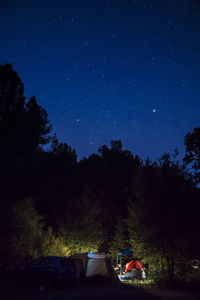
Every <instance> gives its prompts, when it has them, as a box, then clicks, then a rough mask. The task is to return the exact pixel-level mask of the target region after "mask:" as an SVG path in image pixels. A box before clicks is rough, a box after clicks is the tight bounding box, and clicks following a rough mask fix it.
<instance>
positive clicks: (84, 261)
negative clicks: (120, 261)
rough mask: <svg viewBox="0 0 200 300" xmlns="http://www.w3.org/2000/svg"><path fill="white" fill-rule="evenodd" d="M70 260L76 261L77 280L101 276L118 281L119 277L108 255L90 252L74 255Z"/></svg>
mask: <svg viewBox="0 0 200 300" xmlns="http://www.w3.org/2000/svg"><path fill="white" fill-rule="evenodd" d="M70 258H71V259H73V260H74V263H75V265H76V269H77V274H76V276H77V278H80V277H92V276H95V275H100V276H103V277H107V278H109V279H110V280H111V281H116V280H118V276H117V274H116V272H115V270H114V269H113V267H112V265H111V262H110V260H109V258H108V256H107V255H106V254H102V253H93V252H90V253H83V254H74V255H71V256H70Z"/></svg>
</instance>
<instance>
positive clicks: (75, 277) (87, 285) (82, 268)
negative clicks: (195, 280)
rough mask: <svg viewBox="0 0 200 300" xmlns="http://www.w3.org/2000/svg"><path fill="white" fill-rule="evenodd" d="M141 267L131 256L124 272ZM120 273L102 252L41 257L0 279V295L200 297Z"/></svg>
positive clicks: (18, 298)
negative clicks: (125, 277) (149, 283)
mask: <svg viewBox="0 0 200 300" xmlns="http://www.w3.org/2000/svg"><path fill="white" fill-rule="evenodd" d="M122 253H126V254H127V253H131V254H132V253H133V252H132V251H131V252H130V250H128V249H126V250H124V251H121V252H119V254H120V256H121V254H122ZM56 267H57V268H56ZM141 267H142V268H143V265H142V264H141V263H140V262H139V261H138V260H137V259H135V260H132V261H130V262H128V263H126V269H127V271H126V272H127V273H130V271H131V270H132V271H133V270H135V268H137V269H138V270H139V269H140V268H141ZM24 271H25V273H24ZM121 273H122V272H121V271H120V273H119V274H118V275H117V272H115V269H114V267H113V265H112V264H111V261H110V259H109V258H108V256H107V255H105V254H102V253H93V252H92V253H82V254H74V255H72V256H71V257H69V258H67V257H66V258H65V257H55V256H54V257H51V256H49V257H41V258H40V259H37V260H36V261H34V262H33V263H32V264H29V265H26V266H23V267H21V268H20V269H19V270H18V272H17V273H16V274H15V276H13V277H12V278H10V281H7V282H6V283H5V282H4V284H3V283H2V282H1V287H0V294H1V295H3V299H5V300H6V299H7V300H11V299H15V300H28V299H29V300H34V299H35V300H40V299H42V300H55V299H57V300H64V299H72V300H75V299H78V300H79V299H80V300H81V299H85V300H86V299H99V300H100V299H121V300H123V299H130V298H132V297H134V299H138V300H142V299H147V300H148V299H149V300H151V299H152V300H153V299H161V300H162V299H163V300H164V299H172V300H173V299H174V300H176V299H177V300H178V299H186V300H187V299H188V300H189V299H191V300H192V299H194V300H195V299H200V297H199V289H198V290H196V291H195V290H190V289H186V290H183V289H180V287H179V288H177V287H176V288H175V287H173V288H171V289H169V288H166V287H165V288H158V287H156V286H152V285H148V283H147V282H145V281H144V279H142V278H138V277H136V278H131V277H129V278H127V280H124V277H122V276H121ZM125 274H126V273H125ZM122 278H123V279H122ZM58 279H59V280H58Z"/></svg>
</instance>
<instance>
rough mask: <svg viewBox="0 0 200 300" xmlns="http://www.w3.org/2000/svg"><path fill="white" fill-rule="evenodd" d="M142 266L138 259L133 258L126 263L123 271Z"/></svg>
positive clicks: (141, 267)
mask: <svg viewBox="0 0 200 300" xmlns="http://www.w3.org/2000/svg"><path fill="white" fill-rule="evenodd" d="M143 267H144V266H143V264H141V262H140V261H139V260H137V259H134V260H132V261H130V262H128V263H127V264H126V271H125V272H129V271H131V270H132V269H143Z"/></svg>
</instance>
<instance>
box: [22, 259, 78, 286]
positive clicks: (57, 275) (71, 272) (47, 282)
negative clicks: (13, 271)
mask: <svg viewBox="0 0 200 300" xmlns="http://www.w3.org/2000/svg"><path fill="white" fill-rule="evenodd" d="M75 278H76V266H75V264H74V262H73V260H71V259H69V258H67V257H59V256H45V257H40V258H38V259H36V260H35V261H33V262H32V263H30V264H27V265H23V266H21V267H20V268H19V272H18V279H19V281H20V282H21V283H24V284H29V285H30V284H31V285H33V286H36V287H37V288H39V289H46V288H52V287H55V286H56V285H58V283H62V284H63V285H65V286H66V287H67V286H69V285H71V284H72V282H73V280H74V279H75Z"/></svg>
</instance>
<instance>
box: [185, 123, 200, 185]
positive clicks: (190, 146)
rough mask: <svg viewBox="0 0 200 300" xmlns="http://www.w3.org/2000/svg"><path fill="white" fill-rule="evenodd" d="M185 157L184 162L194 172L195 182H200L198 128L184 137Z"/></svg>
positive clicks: (199, 128)
mask: <svg viewBox="0 0 200 300" xmlns="http://www.w3.org/2000/svg"><path fill="white" fill-rule="evenodd" d="M185 146H186V155H185V157H184V162H185V163H186V164H188V165H191V167H192V169H193V170H194V175H195V180H196V182H199V181H200V127H198V128H194V129H193V132H192V133H191V132H189V133H187V134H186V136H185Z"/></svg>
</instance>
